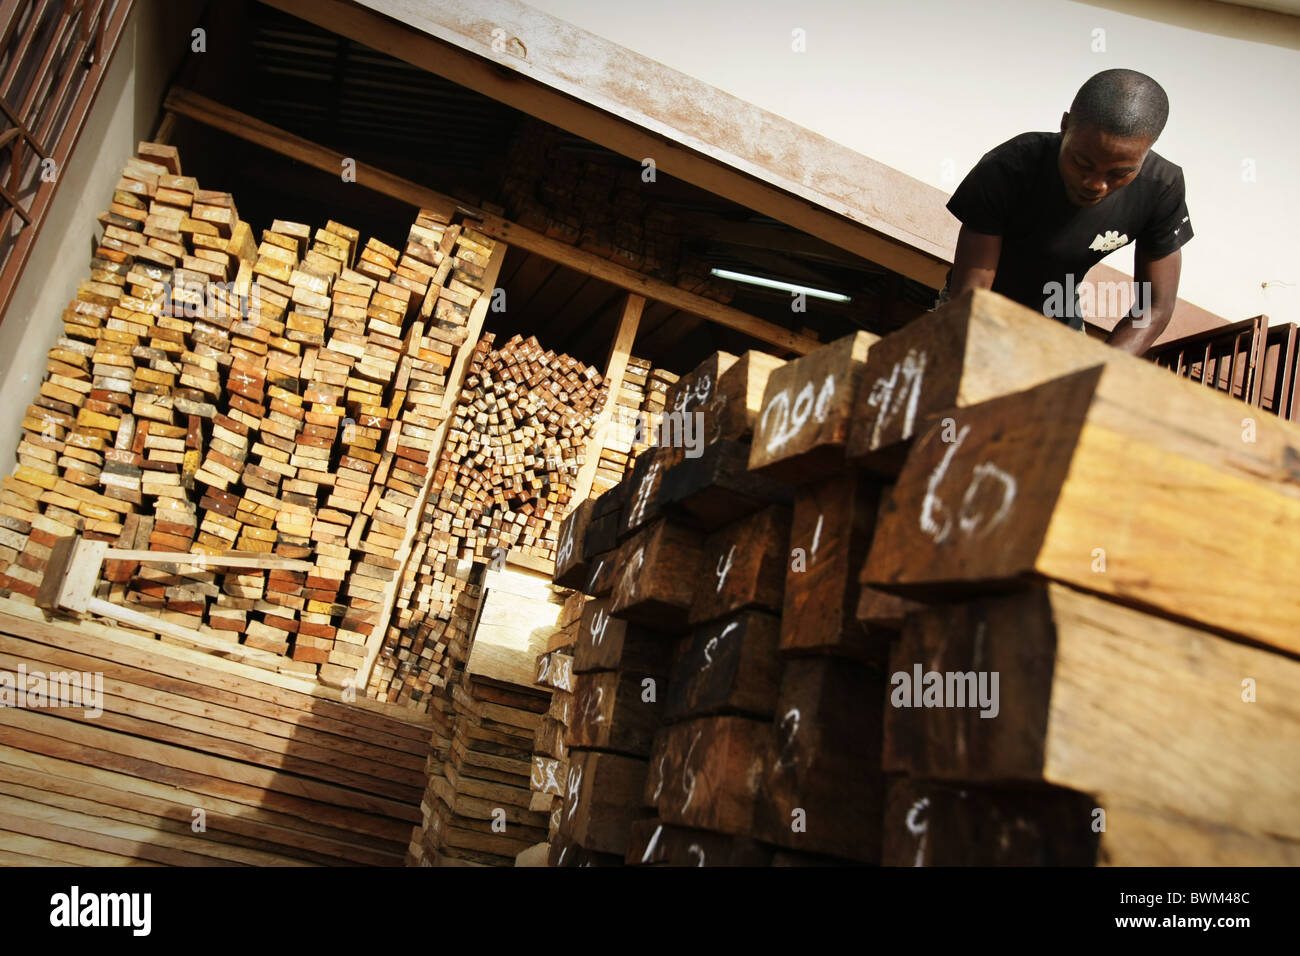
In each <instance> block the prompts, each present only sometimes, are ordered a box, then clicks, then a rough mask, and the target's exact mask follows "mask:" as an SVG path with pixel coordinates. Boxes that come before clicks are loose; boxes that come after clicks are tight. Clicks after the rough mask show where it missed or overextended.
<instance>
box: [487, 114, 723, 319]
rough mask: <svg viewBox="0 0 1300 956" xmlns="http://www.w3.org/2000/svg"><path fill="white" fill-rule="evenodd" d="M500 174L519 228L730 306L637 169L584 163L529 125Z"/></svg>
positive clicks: (557, 139)
mask: <svg viewBox="0 0 1300 956" xmlns="http://www.w3.org/2000/svg"><path fill="white" fill-rule="evenodd" d="M505 170H506V174H505V178H504V180H503V182H502V184H501V188H500V195H501V197H502V200H501V201H502V203H503V205H504V206H505V207H506V215H507V216H509V218H510V219H512V220H514V221H515V222H517V223H519V224H520V225H521V226H526V227H527V228H529V229H534V230H536V231H537V232H541V233H545V234H546V235H548V236H550V237H552V238H555V239H560V240H562V241H564V242H568V243H571V244H573V245H577V246H579V247H580V248H582V249H585V250H587V251H589V252H594V253H595V254H597V255H599V256H602V257H604V258H606V259H610V260H612V261H614V262H617V263H619V264H620V265H624V266H627V267H628V268H631V269H636V270H637V271H639V272H645V273H647V274H649V275H652V276H655V277H656V278H659V279H663V280H664V281H666V282H671V283H673V284H674V285H677V286H679V287H681V288H684V289H686V290H687V291H689V292H694V293H696V294H698V295H704V296H708V297H709V298H711V299H717V300H719V301H721V302H730V301H731V291H730V290H729V289H728V288H727V284H726V283H724V282H721V281H719V280H718V279H716V278H714V277H713V276H712V275H711V273H710V265H709V263H708V262H706V261H705V260H704V259H702V258H700V257H699V256H697V255H694V254H693V253H691V252H690V251H689V250H687V249H685V248H683V246H682V243H681V239H680V237H681V236H682V235H685V234H687V233H688V232H689V228H688V227H686V226H685V225H683V224H682V223H680V222H678V221H677V216H676V214H675V213H674V212H673V211H672V210H671V209H670V208H669V206H668V205H667V204H666V203H663V202H661V201H660V200H659V199H658V198H657V197H656V194H655V192H654V187H653V186H648V185H647V183H648V182H650V181H651V180H649V179H647V178H645V177H647V176H648V175H650V174H649V172H648V170H647V169H646V168H644V167H643V165H642V164H640V163H635V162H630V161H619V162H617V163H609V162H607V161H604V160H598V159H592V158H584V157H583V156H582V155H581V154H580V153H579V152H577V151H575V150H573V149H572V148H571V146H570V143H569V142H567V141H566V137H565V134H563V133H561V132H560V131H558V130H556V129H555V128H554V127H552V126H549V125H547V124H546V123H542V122H540V121H536V120H531V119H529V120H525V121H524V122H523V123H522V124H520V127H519V131H518V133H517V134H516V136H515V138H514V140H513V141H512V143H511V145H510V151H509V154H508V159H507V161H506V163H505ZM654 175H655V176H656V177H657V176H659V175H663V174H662V173H659V172H658V171H655V173H654Z"/></svg>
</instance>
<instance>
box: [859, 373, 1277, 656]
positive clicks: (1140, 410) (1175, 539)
mask: <svg viewBox="0 0 1300 956" xmlns="http://www.w3.org/2000/svg"><path fill="white" fill-rule="evenodd" d="M1148 373H1149V374H1148ZM944 418H946V419H947V421H946V422H936V423H935V424H934V426H933V427H932V428H931V429H930V430H929V431H927V432H926V434H925V436H924V437H923V438H922V439H921V441H920V442H919V443H918V444H917V445H916V446H915V447H914V448H913V450H912V452H911V454H910V455H909V457H908V461H907V465H906V466H905V468H904V470H903V473H902V475H901V476H900V478H899V482H898V484H897V485H896V486H895V488H894V492H893V494H892V496H891V499H890V500H891V502H892V505H891V507H890V508H888V509H886V510H885V511H884V512H883V513H882V515H881V520H880V524H879V526H878V529H877V533H876V536H875V538H874V540H873V542H872V548H871V555H870V557H869V558H868V561H867V567H868V569H869V571H868V572H867V573H866V574H865V575H864V580H865V581H867V583H869V584H872V585H873V586H877V587H882V588H884V589H885V590H890V591H894V592H895V593H899V594H905V592H908V591H910V592H914V593H912V594H905V596H917V595H919V594H920V593H921V592H922V591H926V592H929V593H933V592H935V591H936V590H951V589H952V588H960V587H963V586H967V585H969V584H970V583H971V582H973V581H980V582H984V583H986V584H987V583H992V582H1007V581H1011V580H1015V579H1018V578H1022V577H1024V576H1027V575H1041V576H1043V577H1047V578H1051V579H1054V580H1058V581H1063V582H1068V583H1071V584H1073V585H1074V586H1076V587H1079V588H1083V589H1085V590H1091V591H1096V592H1100V593H1103V594H1108V595H1112V596H1113V597H1114V598H1116V599H1117V600H1122V601H1125V602H1132V603H1134V604H1137V605H1141V606H1144V607H1147V608H1150V609H1153V610H1155V611H1157V612H1159V613H1164V614H1167V615H1172V616H1178V617H1181V618H1184V619H1187V620H1193V621H1199V622H1201V623H1202V624H1203V625H1204V626H1208V627H1214V628H1220V629H1223V630H1225V631H1228V632H1231V633H1235V634H1239V635H1241V636H1243V637H1246V638H1249V639H1251V640H1255V641H1261V642H1265V643H1269V644H1271V645H1273V646H1275V647H1278V648H1281V649H1283V650H1286V651H1289V652H1291V653H1297V652H1300V632H1298V631H1297V629H1296V627H1295V621H1296V620H1297V619H1300V591H1297V589H1296V588H1295V587H1294V586H1293V584H1292V582H1293V581H1294V580H1296V578H1297V576H1300V545H1297V542H1298V541H1300V482H1297V480H1296V474H1297V472H1296V468H1297V464H1296V463H1297V457H1296V455H1297V453H1296V451H1295V449H1296V448H1300V430H1297V428H1296V426H1295V425H1293V424H1291V423H1288V422H1282V421H1280V420H1278V419H1276V418H1274V417H1273V416H1271V415H1260V416H1258V417H1257V419H1256V422H1255V436H1254V437H1255V438H1256V441H1254V442H1249V441H1243V440H1242V436H1243V427H1244V426H1243V424H1242V419H1243V416H1242V408H1241V404H1240V403H1239V402H1237V401H1235V400H1234V399H1230V398H1228V397H1226V396H1224V395H1222V394H1220V393H1218V392H1214V391H1211V390H1209V389H1203V388H1199V387H1198V386H1196V385H1195V384H1193V383H1190V382H1187V381H1184V380H1182V379H1178V378H1175V377H1174V376H1172V375H1169V374H1168V372H1166V371H1165V370H1163V369H1159V368H1156V367H1154V366H1142V367H1141V368H1136V367H1135V368H1126V367H1122V366H1120V365H1119V364H1117V363H1112V364H1110V365H1106V366H1099V367H1096V368H1093V369H1088V370H1085V371H1081V372H1075V373H1073V374H1072V375H1068V376H1066V377H1064V378H1061V379H1059V380H1056V381H1054V382H1049V383H1047V384H1044V385H1040V386H1037V387H1035V388H1033V389H1029V390H1027V391H1024V392H1020V393H1017V394H1014V395H1008V396H1005V397H1003V398H997V399H993V400H991V401H988V402H985V403H982V404H980V405H976V406H971V407H969V408H963V409H955V410H952V411H951V412H950V413H949V414H948V415H946V416H944ZM1228 512H1230V513H1231V521H1229V522H1225V520H1224V516H1225V514H1226V513H1228ZM992 541H996V543H997V546H996V547H990V542H992ZM939 581H942V582H946V583H945V584H944V585H943V586H942V587H940V588H938V589H936V588H933V587H927V586H926V585H925V584H924V583H923V582H939ZM900 585H901V587H900ZM1243 594H1250V595H1251V599H1250V600H1242V595H1243Z"/></svg>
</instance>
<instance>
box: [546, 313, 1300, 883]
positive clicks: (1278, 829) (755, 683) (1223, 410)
mask: <svg viewBox="0 0 1300 956" xmlns="http://www.w3.org/2000/svg"><path fill="white" fill-rule="evenodd" d="M720 370H721V371H720ZM719 372H720V374H719ZM742 372H743V373H744V379H745V380H744V382H743V383H742V382H741V381H740V375H741V373H742ZM706 379H707V380H708V381H709V382H710V383H711V384H710V387H709V388H708V389H707V391H708V392H709V393H710V395H703V393H704V392H705V391H706V390H705V389H704V388H703V387H702V385H701V383H702V382H704V381H705V380H706ZM678 386H679V388H678V389H677V390H676V392H675V393H674V394H672V395H670V401H669V407H670V409H671V408H672V407H673V405H674V403H680V404H681V407H683V408H688V409H689V408H690V407H691V406H692V405H697V407H700V408H701V410H702V412H703V414H704V416H705V423H706V435H707V444H706V448H705V452H704V454H703V455H702V456H701V457H699V458H694V459H692V458H689V457H682V458H677V457H676V456H675V455H674V454H673V452H674V449H672V448H670V447H665V448H661V449H658V450H657V451H656V452H655V453H654V455H653V456H643V457H642V459H641V460H640V461H639V462H638V464H637V467H636V469H635V470H634V472H633V474H632V476H631V478H630V480H629V481H625V482H624V483H623V484H621V485H620V486H618V487H617V488H615V489H613V490H612V491H610V492H607V493H606V494H605V495H602V496H601V497H600V498H598V499H596V500H594V501H591V502H586V503H584V504H582V505H580V506H579V507H578V508H576V509H575V510H574V512H573V513H572V514H571V515H570V516H569V518H568V519H567V520H566V522H565V525H564V527H563V528H562V532H561V552H560V554H561V559H560V560H558V561H557V565H556V581H557V583H558V584H560V585H565V586H572V587H575V588H578V589H579V590H581V591H582V592H583V593H584V595H585V596H587V598H588V600H587V601H585V602H583V607H582V610H581V611H580V612H575V613H578V614H579V615H580V617H579V623H578V625H577V627H576V629H575V631H574V633H573V634H572V635H571V638H570V639H572V640H573V641H574V642H575V644H574V649H573V652H572V661H573V665H572V669H573V673H574V678H573V681H574V689H573V694H572V700H571V704H572V713H571V718H570V720H569V722H568V725H567V730H566V734H565V747H566V751H567V754H566V756H567V766H566V767H565V768H564V770H565V777H566V782H565V786H564V800H563V802H562V804H561V806H560V815H559V820H558V821H557V828H556V831H555V833H553V834H551V836H550V840H549V844H550V854H549V861H550V863H551V865H560V864H563V865H581V864H584V863H592V864H601V863H610V864H613V863H618V862H624V861H625V862H629V863H646V864H677V865H727V864H745V865H765V864H772V865H789V864H816V863H819V862H832V861H853V862H862V863H874V862H883V863H886V864H894V865H913V864H981V865H990V864H1075V865H1080V864H1083V865H1087V864H1096V863H1107V864H1175V865H1185V864H1205V863H1227V864H1234V863H1235V864H1240V863H1284V862H1295V861H1296V860H1297V859H1300V818H1297V815H1296V810H1295V807H1296V806H1297V805H1300V804H1298V803H1297V800H1296V796H1297V795H1300V764H1297V762H1296V760H1295V759H1294V754H1295V753H1296V752H1298V751H1297V744H1300V722H1297V721H1296V720H1295V719H1294V717H1293V716H1292V715H1289V714H1288V713H1286V712H1285V705H1284V704H1283V703H1282V701H1283V700H1287V699H1290V696H1289V695H1294V693H1295V691H1296V690H1297V689H1300V666H1298V665H1297V664H1296V663H1295V661H1294V659H1293V658H1294V655H1295V653H1296V651H1297V649H1298V647H1300V646H1298V645H1297V644H1296V639H1295V633H1294V627H1293V626H1291V624H1290V622H1294V620H1295V619H1296V614H1297V611H1300V606H1298V605H1300V596H1298V595H1297V592H1296V591H1295V589H1294V587H1291V586H1290V585H1289V583H1288V582H1289V581H1290V580H1292V578H1293V576H1294V574H1295V573H1296V572H1297V571H1300V547H1298V546H1297V545H1296V544H1295V541H1296V540H1297V539H1296V537H1295V533H1296V531H1297V530H1300V483H1297V481H1296V479H1295V477H1294V474H1293V471H1294V469H1291V470H1290V471H1288V468H1287V462H1288V461H1291V462H1294V456H1295V452H1294V449H1295V448H1297V447H1300V431H1298V430H1297V429H1296V428H1295V427H1294V426H1292V425H1288V424H1287V423H1283V422H1280V421H1277V420H1275V419H1272V418H1271V417H1268V416H1260V417H1259V418H1258V420H1256V419H1249V420H1247V421H1246V422H1244V423H1243V421H1242V418H1241V406H1240V405H1239V404H1237V403H1234V402H1232V401H1231V400H1230V399H1227V398H1224V397H1223V396H1218V395H1215V394H1213V393H1210V392H1208V391H1206V390H1203V389H1199V388H1197V387H1196V386H1194V385H1191V384H1189V383H1186V382H1182V381H1179V380H1176V379H1173V378H1172V377H1170V376H1168V375H1167V373H1164V372H1162V371H1160V370H1158V369H1156V368H1154V367H1152V366H1150V365H1149V364H1147V363H1144V362H1142V361H1140V360H1138V359H1135V358H1133V357H1131V356H1128V355H1126V354H1124V353H1121V352H1118V351H1115V350H1111V349H1108V348H1106V347H1105V346H1101V345H1099V344H1097V343H1090V342H1086V341H1082V340H1080V339H1079V337H1078V336H1077V335H1071V334H1069V333H1068V332H1066V331H1064V330H1062V329H1060V328H1059V327H1058V326H1056V325H1054V324H1052V323H1050V322H1046V321H1044V320H1042V319H1041V317H1038V316H1036V315H1034V314H1033V313H1032V312H1029V311H1028V310H1025V309H1022V308H1020V307H1018V306H1016V305H1014V304H1012V303H1009V302H1007V301H1006V300H1004V299H1002V298H1001V297H998V296H995V295H992V294H991V293H976V294H973V295H968V296H964V297H963V298H962V299H960V300H958V301H956V302H953V303H950V304H949V305H948V306H946V307H945V308H944V309H943V310H940V311H939V312H936V313H933V314H931V315H929V316H926V317H924V318H923V319H921V320H918V321H917V322H916V323H913V324H912V325H910V326H909V327H908V328H907V329H904V330H902V331H900V332H898V333H896V334H894V335H892V336H890V337H889V338H886V339H883V340H878V341H877V340H874V339H873V337H872V336H869V335H866V334H865V333H857V334H855V335H853V336H850V337H847V338H845V339H842V340H840V341H838V342H834V343H831V344H829V345H827V346H825V347H824V348H822V349H820V350H818V351H816V352H814V353H812V354H810V355H808V356H805V357H802V358H800V359H798V360H795V361H792V362H789V363H786V364H784V365H779V366H778V367H775V368H773V367H771V366H770V365H768V366H766V367H763V366H760V364H759V363H757V362H753V361H749V360H747V358H746V357H742V358H740V359H738V360H737V359H733V358H732V357H729V356H721V355H717V356H713V357H711V358H710V360H708V361H706V362H705V363H704V365H702V366H701V367H700V368H699V369H696V370H695V371H694V372H692V373H691V374H690V375H687V376H684V377H683V378H682V380H681V381H680V382H679V383H678ZM686 389H689V390H690V391H691V394H692V395H693V396H694V395H697V394H698V395H700V396H702V397H701V399H700V401H699V402H698V403H697V402H696V401H695V399H694V398H687V397H683V392H684V391H685V390H686ZM719 395H723V396H726V398H725V401H724V400H722V399H721V398H719V397H718V396H719ZM753 395H760V396H761V398H759V399H757V400H756V401H755V400H753V399H744V398H742V397H741V396H753ZM739 409H747V412H746V414H745V415H744V417H743V418H744V420H747V421H748V423H749V429H750V430H751V431H752V438H751V439H750V440H749V441H746V440H745V439H746V435H747V433H746V432H745V431H744V430H738V429H737V426H735V425H734V424H731V423H728V422H724V421H720V418H723V417H725V416H726V415H727V414H728V410H732V411H738V410H739ZM1224 502H1233V503H1237V504H1238V508H1236V509H1234V514H1233V521H1231V522H1228V521H1225V520H1224V519H1223V516H1224V511H1225V508H1224ZM1225 560H1226V561H1229V562H1230V566H1228V567H1226V568H1225V567H1221V566H1220V565H1221V563H1222V562H1223V561H1225ZM1216 567H1217V568H1219V570H1217V571H1216V572H1214V573H1213V574H1211V573H1208V570H1207V569H1210V568H1216ZM701 580H705V581H707V582H708V584H706V585H704V586H701V584H700V581H701ZM1212 581H1219V582H1221V584H1219V585H1213V584H1211V583H1210V582H1212ZM1243 593H1245V594H1253V595H1259V600H1257V601H1256V600H1252V601H1249V602H1246V601H1242V600H1241V599H1240V595H1241V594H1243ZM665 655H666V656H667V660H668V663H667V665H666V673H665V664H664V659H665ZM1260 685H1267V687H1268V688H1269V689H1270V690H1271V691H1272V692H1274V693H1276V694H1278V695H1279V696H1277V697H1273V698H1272V699H1271V700H1266V699H1265V697H1264V696H1263V695H1262V694H1261V693H1259V688H1260ZM1143 728H1145V730H1144V729H1143ZM537 756H538V755H537V754H535V759H536V758H537ZM1247 766H1255V767H1267V768H1269V771H1268V773H1267V774H1265V775H1264V778H1263V779H1260V778H1259V777H1251V776H1250V775H1249V774H1248V773H1246V770H1245V768H1246V767H1247ZM1247 780H1248V781H1249V782H1246V781H1247Z"/></svg>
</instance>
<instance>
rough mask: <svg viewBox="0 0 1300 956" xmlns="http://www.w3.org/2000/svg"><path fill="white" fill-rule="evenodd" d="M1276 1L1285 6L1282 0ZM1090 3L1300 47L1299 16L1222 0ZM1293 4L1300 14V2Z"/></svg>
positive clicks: (1220, 33) (1207, 30)
mask: <svg viewBox="0 0 1300 956" xmlns="http://www.w3.org/2000/svg"><path fill="white" fill-rule="evenodd" d="M1260 2H1261V3H1264V2H1266V0H1260ZM1273 3H1275V4H1276V5H1277V6H1283V5H1284V4H1283V3H1281V2H1279V0H1273ZM1087 6H1090V7H1102V8H1104V9H1106V10H1113V11H1115V12H1116V13H1123V14H1126V15H1127V16H1131V17H1141V18H1142V19H1143V20H1153V21H1155V22H1157V23H1168V24H1170V25H1172V26H1176V27H1185V28H1187V29H1189V30H1196V31H1198V32H1200V33H1209V34H1212V35H1214V36H1220V37H1229V38H1231V39H1233V40H1246V41H1248V42H1250V43H1267V44H1269V45H1270V46H1279V47H1286V48H1287V49H1291V50H1300V15H1292V14H1286V13H1279V12H1277V11H1274V10H1261V9H1259V8H1257V7H1253V6H1244V5H1242V4H1239V3H1227V2H1223V0H1088V2H1087ZM1291 6H1293V7H1294V8H1295V10H1296V12H1297V14H1300V3H1296V4H1291Z"/></svg>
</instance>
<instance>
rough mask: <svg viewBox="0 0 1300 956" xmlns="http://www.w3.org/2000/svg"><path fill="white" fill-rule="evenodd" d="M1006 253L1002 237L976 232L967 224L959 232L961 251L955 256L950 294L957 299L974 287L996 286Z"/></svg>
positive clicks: (949, 295)
mask: <svg viewBox="0 0 1300 956" xmlns="http://www.w3.org/2000/svg"><path fill="white" fill-rule="evenodd" d="M1001 254H1002V237H1001V236H989V235H985V234H984V233H982V232H975V231H973V230H971V229H968V228H967V227H966V226H962V227H961V232H959V233H957V251H956V252H954V253H953V257H952V278H951V279H950V280H949V282H948V298H949V299H955V298H957V296H959V295H961V294H962V293H964V292H969V291H970V290H971V289H991V288H993V277H994V276H996V275H997V273H998V257H999V256H1000V255H1001Z"/></svg>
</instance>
